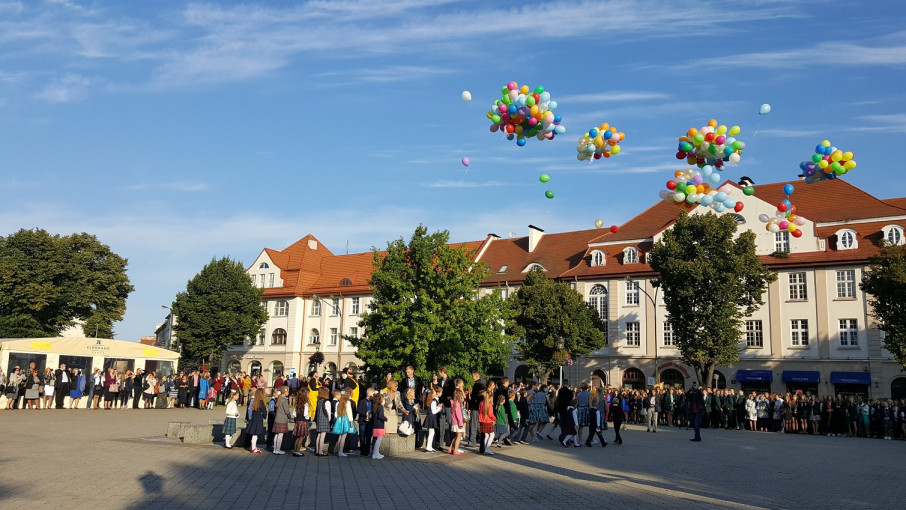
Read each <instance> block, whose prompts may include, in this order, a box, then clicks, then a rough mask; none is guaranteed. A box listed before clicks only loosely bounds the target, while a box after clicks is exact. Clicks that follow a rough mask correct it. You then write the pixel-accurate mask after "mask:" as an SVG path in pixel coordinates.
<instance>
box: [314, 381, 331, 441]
mask: <svg viewBox="0 0 906 510" xmlns="http://www.w3.org/2000/svg"><path fill="white" fill-rule="evenodd" d="M329 398H330V390H329V389H327V386H321V388H319V389H318V403H317V405H316V406H315V428H316V429H317V430H318V440H317V441H316V442H315V457H326V456H327V454H326V453H324V439H326V438H327V432H328V431H329V430H330V420H331V418H332V417H333V416H332V415H333V413H332V411H331V405H330V401H329V400H328V399H329Z"/></svg>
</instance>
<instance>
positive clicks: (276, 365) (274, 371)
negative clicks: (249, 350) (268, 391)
mask: <svg viewBox="0 0 906 510" xmlns="http://www.w3.org/2000/svg"><path fill="white" fill-rule="evenodd" d="M282 375H283V363H280V362H279V361H275V362H273V363H271V386H273V385H274V383H275V382H276V381H277V378H278V377H280V376H282Z"/></svg>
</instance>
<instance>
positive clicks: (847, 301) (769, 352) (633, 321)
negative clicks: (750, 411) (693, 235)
mask: <svg viewBox="0 0 906 510" xmlns="http://www.w3.org/2000/svg"><path fill="white" fill-rule="evenodd" d="M785 184H787V183H774V184H766V185H761V186H757V187H756V193H755V195H753V196H745V195H743V193H742V191H741V189H740V188H741V186H739V185H737V184H736V183H732V182H727V183H724V184H723V185H722V186H721V187H720V190H721V191H727V192H728V193H730V194H731V196H732V197H734V198H735V199H736V200H739V201H741V202H743V204H744V208H743V210H742V211H740V212H739V213H724V214H733V216H734V218H735V219H736V221H737V222H738V223H739V224H740V229H741V230H742V229H747V230H751V231H752V232H754V233H755V234H756V249H757V251H758V254H759V255H760V256H761V259H762V262H763V263H764V264H766V265H768V266H769V267H770V268H771V269H773V270H774V271H776V272H777V274H778V279H777V281H775V282H774V283H772V284H771V285H770V286H769V288H768V289H767V291H766V294H765V295H764V296H763V299H764V302H765V304H764V305H763V306H762V307H761V308H760V309H759V310H757V311H756V312H755V313H754V314H752V316H751V317H747V318H746V319H745V322H744V336H743V341H742V342H741V344H740V361H739V362H738V363H736V364H734V365H733V366H730V367H719V368H718V369H717V372H716V373H715V380H714V381H710V382H711V383H712V385H716V386H717V387H732V388H742V389H746V390H759V391H773V392H785V391H795V390H800V389H801V390H803V391H811V392H812V393H817V394H819V395H825V394H835V393H839V394H861V395H866V396H869V397H872V398H883V397H889V396H895V397H901V396H902V397H906V373H904V372H903V370H902V369H903V367H902V366H901V365H900V364H899V363H897V362H896V361H894V360H893V359H892V356H891V355H890V353H889V352H887V351H886V350H885V349H884V348H883V332H882V331H879V330H878V329H877V328H876V327H875V323H874V322H873V320H872V319H871V315H870V312H871V310H870V309H869V305H868V299H867V298H866V296H865V295H864V294H863V293H862V291H861V289H860V288H859V282H861V279H862V274H863V271H864V270H865V268H866V266H867V263H868V259H869V257H871V256H872V255H874V254H877V253H878V252H879V250H880V247H881V245H882V242H890V243H894V244H902V243H904V242H906V235H904V227H906V198H896V199H889V200H881V199H878V198H876V197H873V196H871V195H869V194H868V193H866V192H864V191H862V190H860V189H858V188H856V187H854V186H852V185H850V184H848V183H847V182H845V181H843V180H839V179H837V180H832V181H826V182H822V183H817V184H811V185H806V184H805V183H803V182H793V183H792V184H794V185H796V192H795V194H794V196H793V197H791V200H792V201H793V203H794V204H796V206H797V208H798V214H799V215H800V216H802V217H804V218H806V219H807V222H806V223H805V225H803V226H801V227H800V229H801V230H802V232H803V234H802V235H801V237H794V236H790V235H789V234H788V233H776V234H775V233H771V232H768V231H767V230H766V229H765V227H764V223H762V222H761V221H760V220H759V216H760V215H763V214H766V215H768V216H772V215H773V214H774V213H775V210H776V205H777V203H779V202H781V201H782V200H784V199H785V198H787V197H786V195H784V193H783V186H784V185H785ZM683 209H685V210H687V211H688V212H689V214H692V215H694V214H704V213H707V212H708V211H709V210H710V209H708V208H705V207H700V206H694V205H685V204H683V205H678V204H675V203H673V202H666V201H664V202H659V203H656V204H654V205H653V206H652V207H650V208H649V209H647V210H646V211H644V212H642V213H641V214H639V215H638V216H636V217H634V218H632V219H631V220H629V221H628V222H626V223H625V224H624V225H622V226H621V228H620V229H619V231H618V232H616V233H612V232H610V231H602V230H595V229H592V230H582V231H575V232H563V233H550V234H546V233H545V232H544V231H543V230H541V229H539V228H537V227H534V226H529V235H528V236H526V237H519V238H507V239H504V238H500V237H498V236H496V235H489V236H488V237H487V238H486V239H485V240H483V241H476V242H470V243H464V244H465V245H466V246H467V247H468V248H470V249H474V250H475V251H476V254H475V260H476V262H477V263H483V264H485V265H487V266H488V267H489V268H490V275H489V276H488V277H487V278H486V279H485V280H484V282H483V284H482V289H481V291H482V292H492V291H493V290H495V289H500V290H501V292H502V293H503V294H504V296H508V295H510V294H511V293H512V292H514V291H515V290H517V289H518V288H519V286H520V285H521V283H522V280H523V279H524V277H525V274H526V273H527V272H528V271H529V270H531V269H532V268H534V267H536V266H540V267H542V268H543V269H544V270H545V271H546V273H547V274H548V276H549V277H551V278H553V279H557V280H559V281H565V282H568V283H569V284H570V285H571V286H572V287H573V288H574V289H575V290H576V291H578V292H580V293H581V294H582V295H583V296H585V298H586V300H587V301H588V302H589V303H591V304H592V305H593V306H594V307H595V309H597V310H598V312H599V313H600V314H601V317H602V319H604V321H605V323H606V324H607V337H608V345H607V347H605V348H603V349H601V350H599V351H596V352H594V353H592V354H591V355H590V356H587V357H582V358H579V359H577V360H576V362H575V363H574V364H573V365H572V366H568V367H564V376H565V377H566V378H568V379H569V380H570V381H571V382H580V381H585V380H588V379H589V378H590V377H591V376H592V375H593V374H594V375H598V376H599V377H601V378H602V379H603V380H604V381H605V382H606V383H607V384H610V385H613V386H631V387H644V386H646V385H650V384H651V383H652V382H654V381H658V382H664V383H666V384H670V385H681V386H684V387H688V386H689V385H690V384H691V381H692V379H693V378H694V377H695V375H694V371H693V370H692V369H691V368H690V367H688V366H686V365H684V364H683V363H682V362H681V361H680V359H679V352H678V351H677V349H676V347H675V345H674V342H673V336H672V333H671V331H670V328H669V325H668V324H667V323H666V315H667V314H666V309H665V307H664V303H663V299H662V296H660V295H659V289H656V288H654V287H653V286H652V280H653V278H654V277H655V276H656V274H655V273H654V271H653V270H652V269H651V266H650V265H649V264H648V263H647V255H648V253H649V252H650V250H651V248H652V246H653V245H654V244H655V243H657V242H658V241H659V240H660V238H661V236H662V235H663V233H664V231H665V230H666V229H668V228H670V227H671V226H672V224H673V223H674V222H675V221H676V218H677V216H678V214H679V212H680V210H683ZM372 262H373V254H372V253H363V254H353V255H334V254H332V253H331V252H330V251H329V250H327V248H326V247H324V246H323V245H321V244H320V243H319V241H318V240H317V239H315V238H314V237H313V236H311V235H308V236H306V237H304V238H303V239H301V240H299V241H298V242H296V243H295V244H293V245H292V246H290V247H288V248H286V249H285V250H282V251H275V250H270V249H265V250H263V251H262V252H261V254H260V255H259V256H258V258H257V259H256V260H255V261H254V262H253V263H252V265H251V266H249V268H248V273H249V275H250V276H251V277H252V279H253V282H255V284H256V285H258V286H259V287H262V288H263V289H264V292H263V296H262V299H263V305H264V306H266V307H267V310H268V314H269V316H270V319H269V320H268V322H267V324H265V326H264V327H263V328H262V331H261V333H260V334H259V335H258V337H256V338H255V339H254V340H250V341H248V342H246V345H243V346H235V347H234V348H232V349H230V351H228V352H227V354H226V355H225V357H224V367H223V368H225V369H240V370H244V371H247V372H252V373H255V372H261V373H267V374H268V375H269V376H270V377H269V378H270V379H271V380H273V379H275V378H276V376H277V375H278V374H280V373H288V372H289V371H293V372H297V373H298V372H300V371H307V370H308V368H309V363H308V359H309V356H311V355H312V354H314V353H315V352H321V353H322V354H323V356H324V358H325V361H324V364H322V365H321V369H322V370H326V371H328V372H331V371H336V370H337V368H342V367H345V366H348V365H355V366H358V365H359V364H360V363H361V361H360V360H358V358H356V357H355V352H354V349H353V348H352V346H351V345H350V344H349V343H348V342H346V341H345V340H344V339H343V336H344V335H351V336H357V335H360V334H361V333H362V331H360V330H359V326H358V315H359V314H360V313H361V312H362V311H363V310H365V307H366V306H367V303H368V302H369V300H370V291H369V288H368V279H369V276H370V272H371V269H372ZM507 375H509V376H510V377H511V378H514V377H515V378H517V379H518V378H522V377H526V378H528V377H530V374H526V373H525V367H523V366H520V365H519V363H518V362H517V361H516V360H513V361H512V362H511V364H510V367H509V370H508V374H507Z"/></svg>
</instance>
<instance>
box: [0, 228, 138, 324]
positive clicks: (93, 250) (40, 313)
mask: <svg viewBox="0 0 906 510" xmlns="http://www.w3.org/2000/svg"><path fill="white" fill-rule="evenodd" d="M126 264H127V261H126V259H124V258H122V257H120V256H119V255H117V254H116V253H113V251H111V249H110V247H109V246H107V245H105V244H102V243H101V242H100V241H98V239H97V237H95V236H94V235H91V234H86V233H81V234H71V235H67V236H61V235H51V234H49V233H47V232H46V231H45V230H40V229H36V230H25V229H22V230H19V231H18V232H16V233H15V234H12V235H10V236H8V237H0V337H49V336H57V335H59V334H60V333H61V332H62V331H63V329H65V328H66V327H68V326H71V325H73V324H75V321H81V322H82V329H83V331H84V333H85V336H92V337H93V336H98V337H107V338H110V337H112V336H113V323H114V322H117V321H120V320H122V318H123V314H124V313H125V312H126V298H127V297H128V296H129V293H130V292H132V291H133V290H134V288H133V287H132V285H131V284H130V283H129V277H128V276H127V275H126Z"/></svg>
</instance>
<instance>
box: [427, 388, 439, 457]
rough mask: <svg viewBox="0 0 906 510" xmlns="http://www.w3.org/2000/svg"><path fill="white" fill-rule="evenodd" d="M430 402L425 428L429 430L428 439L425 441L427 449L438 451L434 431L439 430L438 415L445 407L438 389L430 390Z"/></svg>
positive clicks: (431, 451)
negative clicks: (435, 447) (435, 446)
mask: <svg viewBox="0 0 906 510" xmlns="http://www.w3.org/2000/svg"><path fill="white" fill-rule="evenodd" d="M428 402H429V404H428V417H427V418H425V429H427V430H428V440H427V442H426V443H425V451H426V452H428V453H434V452H436V451H437V450H435V449H434V433H435V431H436V430H437V425H438V421H437V417H438V415H439V414H440V410H441V409H442V408H443V406H442V405H441V403H440V398H439V397H438V395H437V390H436V389H432V390H430V391H429V392H428Z"/></svg>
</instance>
